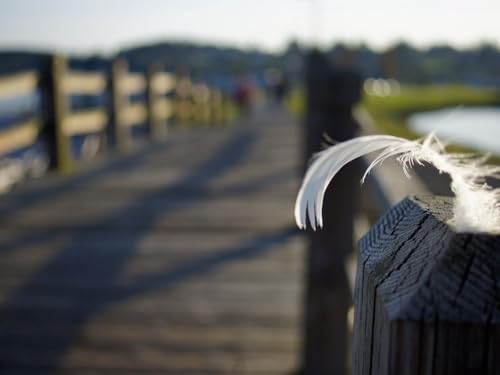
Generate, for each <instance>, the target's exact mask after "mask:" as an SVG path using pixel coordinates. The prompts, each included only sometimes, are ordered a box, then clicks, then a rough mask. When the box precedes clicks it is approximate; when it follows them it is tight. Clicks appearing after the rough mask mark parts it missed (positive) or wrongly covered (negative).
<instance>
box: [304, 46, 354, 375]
mask: <svg viewBox="0 0 500 375" xmlns="http://www.w3.org/2000/svg"><path fill="white" fill-rule="evenodd" d="M307 90H308V92H307V97H308V103H307V107H308V112H307V117H306V126H305V131H306V134H305V139H306V145H305V151H306V152H305V160H306V161H308V160H309V158H310V157H311V156H312V154H313V153H315V152H318V151H320V150H321V149H322V145H323V144H324V143H325V142H327V139H326V138H325V136H328V137H330V138H331V139H334V140H336V141H345V140H347V139H349V138H352V137H353V136H354V135H355V133H356V131H357V128H358V127H357V123H356V122H355V120H354V119H353V116H352V106H353V105H354V104H355V103H356V102H357V101H358V100H359V98H360V92H361V83H360V79H359V77H358V76H357V75H356V74H355V73H353V72H347V71H345V72H339V71H337V70H334V69H333V68H332V67H331V66H330V64H329V62H328V61H327V60H326V57H325V56H323V55H322V54H320V53H319V52H316V53H313V54H311V56H310V57H309V61H308V67H307ZM360 176H361V171H359V173H358V171H357V165H356V164H354V165H350V166H348V167H347V168H344V169H343V170H342V171H341V172H340V173H339V174H338V176H336V177H335V186H334V188H333V189H329V191H328V192H327V194H326V196H325V204H324V207H323V217H324V228H323V230H319V231H316V232H313V231H309V232H308V237H309V251H308V255H307V275H306V278H307V279H306V296H305V314H304V315H305V326H304V345H303V354H302V361H303V364H302V366H303V368H302V373H303V374H307V375H342V374H345V373H346V368H347V363H348V360H347V347H348V340H347V338H348V330H347V312H348V309H349V307H350V306H351V302H352V299H351V295H350V290H349V284H348V279H347V274H346V271H345V263H346V258H347V256H348V255H349V254H350V253H351V252H352V251H353V248H354V243H353V232H354V230H353V220H354V214H355V211H356V206H357V202H358V200H359V197H358V195H359V179H360Z"/></svg>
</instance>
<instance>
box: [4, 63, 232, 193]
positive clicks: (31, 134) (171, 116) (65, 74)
mask: <svg viewBox="0 0 500 375" xmlns="http://www.w3.org/2000/svg"><path fill="white" fill-rule="evenodd" d="M26 95H32V96H37V95H38V96H42V97H43V98H42V99H41V100H39V102H38V104H37V106H38V107H37V110H36V111H33V112H34V113H33V114H32V115H30V116H27V114H26V113H23V114H20V115H22V116H20V117H21V118H22V120H19V119H17V117H16V118H14V119H13V120H12V121H8V119H7V122H8V123H5V122H6V121H3V123H2V124H1V125H2V126H1V128H0V161H1V163H0V164H2V163H3V164H2V165H1V166H0V169H1V170H0V175H1V176H0V185H2V183H3V180H4V178H3V177H2V176H4V175H5V174H6V171H8V169H6V168H7V167H6V165H7V164H8V165H9V168H10V169H12V172H11V173H10V174H11V176H10V177H9V178H8V180H9V182H8V183H7V182H6V183H4V185H5V186H4V187H2V186H0V190H2V189H3V190H7V189H8V188H9V187H10V186H11V185H13V184H14V183H16V181H19V180H20V179H22V178H24V177H25V176H26V175H28V174H30V173H29V172H30V168H31V169H33V167H32V166H33V165H35V164H36V163H33V162H31V163H30V165H27V164H26V163H25V161H26V160H25V159H26V158H25V157H24V156H23V157H21V156H22V155H21V154H23V152H24V151H26V150H29V149H31V148H33V147H34V145H37V144H40V145H42V146H40V145H39V146H37V156H38V157H39V159H40V157H41V155H42V154H43V155H45V156H44V157H45V159H44V160H45V169H47V165H48V164H49V163H50V164H51V165H53V166H54V167H56V168H57V169H58V170H59V171H60V172H62V173H71V172H73V171H74V170H75V169H76V168H77V167H78V164H79V163H80V162H82V161H83V160H86V159H90V158H92V157H93V156H95V154H96V153H98V152H100V151H102V150H105V149H107V150H113V149H116V150H118V151H120V152H127V151H129V150H131V149H132V148H133V147H134V144H136V143H137V142H138V139H140V138H141V137H142V138H143V139H144V138H146V139H151V140H154V141H159V140H162V139H165V138H166V136H167V128H168V126H167V125H168V124H169V123H173V122H180V123H185V122H197V123H204V124H215V123H217V124H220V123H224V122H225V121H226V120H227V116H226V115H227V112H226V111H225V110H224V108H223V107H222V106H221V103H222V101H223V99H222V97H223V94H222V93H221V92H220V90H216V89H212V88H210V87H208V86H207V85H205V84H202V83H193V82H192V81H191V80H190V78H189V77H186V76H184V77H181V78H178V77H176V75H174V74H172V73H169V72H164V71H162V70H161V69H160V68H159V67H158V66H155V65H151V66H150V67H149V68H148V69H147V71H146V72H141V73H140V72H130V71H129V69H128V63H127V61H126V60H124V59H119V60H116V61H114V62H113V64H112V65H111V68H110V69H106V68H103V69H101V70H96V69H94V70H93V71H89V70H75V69H72V68H71V67H70V64H69V63H68V59H67V58H66V57H63V56H54V57H53V58H52V62H51V67H50V69H49V70H48V72H44V73H42V72H38V71H26V72H20V73H16V74H10V75H4V76H0V102H1V101H2V100H11V99H15V98H17V97H22V96H26ZM75 97H80V98H84V99H85V100H84V102H86V103H90V104H86V105H85V106H84V108H74V106H73V105H72V99H74V98H75ZM42 107H43V108H42ZM35 112H36V113H35ZM1 117H2V114H1V113H0V120H4V119H2V118H1ZM14 117H15V116H14ZM138 134H141V137H138V136H137V135H138ZM30 152H31V153H33V152H32V151H30ZM38 154H39V155H38ZM20 155H21V156H20ZM23 155H24V154H23ZM4 164H5V165H4ZM42 164H43V163H42V162H40V161H39V162H38V164H37V165H38V170H37V171H36V173H35V172H34V171H33V173H31V174H38V175H39V174H41V173H43V172H42V168H41V167H42ZM12 165H16V166H17V168H12ZM10 169H9V170H10ZM14 170H15V171H16V173H14ZM7 174H8V173H7Z"/></svg>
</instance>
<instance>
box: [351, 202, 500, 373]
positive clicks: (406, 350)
mask: <svg viewBox="0 0 500 375" xmlns="http://www.w3.org/2000/svg"><path fill="white" fill-rule="evenodd" d="M451 207H452V202H451V200H450V199H449V198H440V197H428V198H407V199H405V200H404V201H402V202H401V203H400V204H398V205H396V206H395V207H394V208H392V209H391V210H390V211H389V212H388V213H387V214H386V215H385V217H383V218H382V219H381V220H380V221H379V222H378V223H377V225H375V226H374V227H373V228H372V229H371V230H370V231H369V232H368V234H367V235H366V236H365V237H364V238H363V239H362V240H361V241H360V246H359V249H360V253H359V263H358V274H357V281H356V295H355V300H356V301H355V309H356V315H355V328H354V329H355V332H354V347H353V370H354V371H353V373H354V374H356V375H360V374H363V375H364V374H377V375H378V374H405V375H406V374H450V375H451V374H453V375H457V374H500V235H498V234H496V235H494V234H487V233H484V234H472V233H457V232H455V231H454V230H453V229H452V228H451V227H450V225H449V224H448V223H447V222H448V220H449V219H450V217H451Z"/></svg>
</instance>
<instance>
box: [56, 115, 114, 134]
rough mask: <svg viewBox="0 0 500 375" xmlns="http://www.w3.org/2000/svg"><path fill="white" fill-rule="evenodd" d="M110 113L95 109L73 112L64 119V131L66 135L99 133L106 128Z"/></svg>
mask: <svg viewBox="0 0 500 375" xmlns="http://www.w3.org/2000/svg"><path fill="white" fill-rule="evenodd" d="M107 124H108V115H107V113H106V112H105V111H104V110H101V109H93V110H87V111H79V112H72V113H71V114H68V115H67V116H66V117H65V118H64V121H63V125H62V126H63V132H64V134H65V135H66V136H68V137H69V136H73V135H78V134H89V133H97V132H100V131H102V130H104V129H105V128H106V126H107Z"/></svg>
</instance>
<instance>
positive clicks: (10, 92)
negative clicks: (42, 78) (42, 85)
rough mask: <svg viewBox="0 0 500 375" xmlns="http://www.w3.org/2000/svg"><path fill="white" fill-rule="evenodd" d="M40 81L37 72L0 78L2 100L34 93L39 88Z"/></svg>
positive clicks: (0, 97) (0, 96)
mask: <svg viewBox="0 0 500 375" xmlns="http://www.w3.org/2000/svg"><path fill="white" fill-rule="evenodd" d="M38 79H39V78H38V73H37V72H35V71H28V72H23V73H18V74H13V75H8V76H0V99H4V98H8V97H11V96H16V95H23V94H28V93H30V92H32V91H34V90H35V89H36V88H37V85H38Z"/></svg>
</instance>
